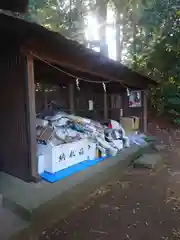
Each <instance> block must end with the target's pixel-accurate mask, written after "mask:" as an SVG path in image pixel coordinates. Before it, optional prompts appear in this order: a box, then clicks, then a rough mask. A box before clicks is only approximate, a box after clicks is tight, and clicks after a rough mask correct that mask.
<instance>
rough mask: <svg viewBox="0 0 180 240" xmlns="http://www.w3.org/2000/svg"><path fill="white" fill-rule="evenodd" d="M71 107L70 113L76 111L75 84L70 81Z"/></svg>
mask: <svg viewBox="0 0 180 240" xmlns="http://www.w3.org/2000/svg"><path fill="white" fill-rule="evenodd" d="M69 108H70V113H71V114H73V113H74V110H75V108H74V84H73V83H70V84H69Z"/></svg>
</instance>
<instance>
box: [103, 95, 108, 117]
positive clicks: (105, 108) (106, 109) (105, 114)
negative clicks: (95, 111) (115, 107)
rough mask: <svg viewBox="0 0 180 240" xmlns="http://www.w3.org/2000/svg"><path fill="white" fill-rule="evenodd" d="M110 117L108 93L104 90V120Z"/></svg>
mask: <svg viewBox="0 0 180 240" xmlns="http://www.w3.org/2000/svg"><path fill="white" fill-rule="evenodd" d="M107 119H108V98H107V93H106V92H104V120H107Z"/></svg>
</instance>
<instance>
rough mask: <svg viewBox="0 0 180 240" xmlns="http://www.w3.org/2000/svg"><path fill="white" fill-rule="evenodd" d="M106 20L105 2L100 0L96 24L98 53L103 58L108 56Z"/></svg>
mask: <svg viewBox="0 0 180 240" xmlns="http://www.w3.org/2000/svg"><path fill="white" fill-rule="evenodd" d="M106 19H107V0H101V4H100V5H98V22H99V25H100V27H99V38H100V52H101V53H102V54H103V55H104V56H108V46H107V44H106Z"/></svg>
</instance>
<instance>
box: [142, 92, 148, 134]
mask: <svg viewBox="0 0 180 240" xmlns="http://www.w3.org/2000/svg"><path fill="white" fill-rule="evenodd" d="M147 114H148V106H147V91H143V131H144V132H147Z"/></svg>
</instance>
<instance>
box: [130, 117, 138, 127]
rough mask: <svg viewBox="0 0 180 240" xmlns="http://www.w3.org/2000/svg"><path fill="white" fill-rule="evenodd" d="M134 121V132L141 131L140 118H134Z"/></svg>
mask: <svg viewBox="0 0 180 240" xmlns="http://www.w3.org/2000/svg"><path fill="white" fill-rule="evenodd" d="M132 119H133V121H134V130H139V117H136V116H132Z"/></svg>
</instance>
